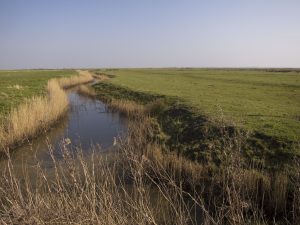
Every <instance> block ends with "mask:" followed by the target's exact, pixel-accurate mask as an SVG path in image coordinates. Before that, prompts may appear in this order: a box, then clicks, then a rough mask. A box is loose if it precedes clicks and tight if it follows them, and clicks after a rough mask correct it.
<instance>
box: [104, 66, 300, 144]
mask: <svg viewBox="0 0 300 225" xmlns="http://www.w3.org/2000/svg"><path fill="white" fill-rule="evenodd" d="M101 71H102V72H105V73H106V74H110V75H115V76H116V77H115V78H114V79H110V80H109V81H108V82H111V83H113V84H116V85H120V86H122V87H127V88H129V89H132V90H135V91H141V92H146V93H155V94H162V95H166V96H171V97H177V98H178V99H180V101H183V102H185V103H186V104H189V105H191V106H193V107H194V108H195V110H196V111H199V113H201V114H205V115H207V116H210V117H218V116H220V114H221V112H222V113H223V114H224V115H225V118H227V119H228V120H231V121H234V122H235V123H237V124H239V125H241V126H243V127H246V128H247V129H249V130H254V131H258V132H260V133H263V134H265V135H268V136H272V137H275V138H278V139H281V140H291V141H299V140H300V72H299V71H291V72H289V71H276V70H274V71H266V70H229V69H228V70H227V69H223V70H222V69H111V70H109V69H108V70H101Z"/></svg>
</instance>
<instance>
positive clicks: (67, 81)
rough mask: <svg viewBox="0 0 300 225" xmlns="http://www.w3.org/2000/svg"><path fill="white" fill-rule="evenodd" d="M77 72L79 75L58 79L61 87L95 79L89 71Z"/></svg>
mask: <svg viewBox="0 0 300 225" xmlns="http://www.w3.org/2000/svg"><path fill="white" fill-rule="evenodd" d="M77 72H78V73H79V75H78V76H74V77H71V78H68V77H66V78H60V79H57V82H58V84H59V86H60V87H61V88H69V87H72V86H75V85H78V84H84V83H88V82H91V81H92V80H93V76H92V75H91V73H90V72H89V71H83V70H78V71H77Z"/></svg>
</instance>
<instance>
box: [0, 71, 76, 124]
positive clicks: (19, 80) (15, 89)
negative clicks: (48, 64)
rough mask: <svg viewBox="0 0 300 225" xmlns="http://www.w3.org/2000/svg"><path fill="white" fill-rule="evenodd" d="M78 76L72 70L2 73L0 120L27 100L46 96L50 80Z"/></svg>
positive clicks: (0, 80) (0, 73)
mask: <svg viewBox="0 0 300 225" xmlns="http://www.w3.org/2000/svg"><path fill="white" fill-rule="evenodd" d="M76 74H77V72H76V71H72V70H16V71H0V119H1V118H2V117H3V116H4V115H5V114H6V113H7V112H9V110H10V109H11V108H12V107H15V106H16V105H18V104H19V103H21V102H22V101H23V100H24V99H25V98H30V97H32V96H35V95H42V94H44V93H45V87H46V84H47V81H48V80H49V79H51V78H55V77H68V76H72V75H76Z"/></svg>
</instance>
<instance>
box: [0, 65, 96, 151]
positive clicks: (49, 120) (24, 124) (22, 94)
mask: <svg viewBox="0 0 300 225" xmlns="http://www.w3.org/2000/svg"><path fill="white" fill-rule="evenodd" d="M0 79H1V84H0V85H1V102H0V103H1V111H0V115H1V116H2V118H1V120H0V121H1V126H0V143H1V145H0V148H1V151H4V150H5V149H7V148H13V147H14V146H15V145H18V144H21V143H23V142H24V141H25V140H27V139H30V138H32V137H34V136H35V135H37V134H38V133H39V132H41V131H44V130H47V129H48V128H49V126H51V124H53V123H54V122H56V121H57V120H58V119H59V118H60V117H61V116H62V115H63V113H64V112H65V111H66V110H67V107H68V99H67V95H66V93H65V92H64V90H63V88H67V87H70V86H73V85H76V84H80V83H86V82H88V81H91V80H92V76H91V75H90V74H89V73H87V72H84V71H81V72H80V74H79V75H78V73H76V72H75V71H1V73H0ZM45 86H46V89H45Z"/></svg>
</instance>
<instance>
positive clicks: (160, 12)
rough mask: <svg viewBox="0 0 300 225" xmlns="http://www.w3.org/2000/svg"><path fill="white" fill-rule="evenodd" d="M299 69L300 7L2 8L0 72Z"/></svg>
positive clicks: (39, 1) (184, 0)
mask: <svg viewBox="0 0 300 225" xmlns="http://www.w3.org/2000/svg"><path fill="white" fill-rule="evenodd" d="M103 67H105V68H108V67H300V1H299V0H180V1H179V0H172V1H171V0H51V1H50V0H26V1H24V0H0V69H30V68H103Z"/></svg>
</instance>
